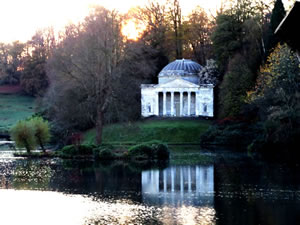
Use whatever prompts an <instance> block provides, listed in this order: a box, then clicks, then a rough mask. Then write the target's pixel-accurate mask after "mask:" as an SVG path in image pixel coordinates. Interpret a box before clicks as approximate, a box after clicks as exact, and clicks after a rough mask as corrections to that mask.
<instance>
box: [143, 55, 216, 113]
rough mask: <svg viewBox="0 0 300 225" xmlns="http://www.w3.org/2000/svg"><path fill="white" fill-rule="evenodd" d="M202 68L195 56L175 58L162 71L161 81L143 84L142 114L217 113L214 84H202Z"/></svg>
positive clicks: (159, 76) (159, 79) (160, 74)
mask: <svg viewBox="0 0 300 225" xmlns="http://www.w3.org/2000/svg"><path fill="white" fill-rule="evenodd" d="M201 69H202V66H201V65H199V64H198V63H196V62H193V61H191V60H187V59H182V60H175V61H174V62H171V63H170V64H168V65H167V66H166V67H164V68H163V70H162V71H161V72H160V73H159V75H158V84H142V85H141V94H142V98H141V103H142V109H141V110H142V116H143V117H149V116H165V117H198V116H207V117H213V116H214V107H213V102H214V97H213V96H214V95H213V85H212V84H201V81H200V80H199V76H198V74H199V72H200V70H201Z"/></svg>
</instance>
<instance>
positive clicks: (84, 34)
mask: <svg viewBox="0 0 300 225" xmlns="http://www.w3.org/2000/svg"><path fill="white" fill-rule="evenodd" d="M121 43H122V35H121V18H120V16H119V15H118V14H117V13H116V12H115V11H109V10H106V9H105V8H103V7H95V8H93V10H92V11H91V13H90V15H89V16H87V17H86V18H85V20H84V22H83V23H79V24H77V25H75V24H71V25H70V26H68V27H67V28H66V31H65V33H64V34H63V36H62V40H61V42H60V43H59V45H58V46H57V48H56V49H55V51H54V52H53V55H52V57H51V59H50V60H49V67H48V69H49V71H48V72H49V76H50V79H51V84H52V87H51V90H50V91H49V98H50V99H53V100H52V104H51V105H49V107H50V109H49V111H52V112H53V113H54V115H53V118H54V119H55V118H57V117H59V114H60V113H62V114H64V115H65V116H66V117H67V116H68V115H71V113H70V111H69V108H68V107H62V108H61V106H63V104H64V103H66V102H68V100H70V99H74V100H71V101H73V103H74V104H73V105H72V106H71V107H72V108H73V109H74V114H75V115H78V114H79V113H81V114H83V116H82V117H83V118H84V119H86V120H85V121H84V122H83V121H80V123H88V124H94V125H96V127H97V138H96V139H97V142H98V143H99V144H100V143H101V141H102V126H103V122H104V113H105V112H106V110H107V108H108V107H109V105H110V103H111V102H112V99H113V98H114V97H115V96H114V93H113V84H114V81H115V80H117V76H118V73H116V72H117V65H118V63H119V62H120V57H121V52H122V47H123V46H122V44H121ZM57 91H59V92H57ZM74 92H76V95H77V96H76V97H75V98H74V97H73V95H72V93H74ZM62 96H67V97H68V98H69V99H66V98H64V99H63V100H62V101H61V100H60V98H61V97H62ZM55 101H56V102H55ZM95 106H96V107H95ZM73 109H71V110H73ZM64 110H66V112H64ZM84 114H86V116H84ZM80 116H81V115H80ZM59 122H61V123H64V121H59ZM78 122H79V121H77V122H75V123H77V124H78Z"/></svg>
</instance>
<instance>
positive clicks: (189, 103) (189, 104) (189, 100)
mask: <svg viewBox="0 0 300 225" xmlns="http://www.w3.org/2000/svg"><path fill="white" fill-rule="evenodd" d="M188 115H189V116H190V115H191V92H190V91H189V92H188Z"/></svg>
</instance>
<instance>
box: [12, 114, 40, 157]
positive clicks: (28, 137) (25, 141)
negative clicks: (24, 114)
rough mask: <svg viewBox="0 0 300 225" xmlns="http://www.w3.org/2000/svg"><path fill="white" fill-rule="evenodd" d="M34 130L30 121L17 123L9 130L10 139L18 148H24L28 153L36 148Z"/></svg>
mask: <svg viewBox="0 0 300 225" xmlns="http://www.w3.org/2000/svg"><path fill="white" fill-rule="evenodd" d="M34 134H35V130H34V127H33V125H32V123H31V122H30V121H24V120H23V121H19V122H17V123H16V125H15V126H13V127H12V128H11V137H12V139H13V140H14V141H15V143H16V146H17V147H18V148H26V151H27V152H28V153H30V151H31V150H32V149H34V148H35V147H36V140H35V135H34Z"/></svg>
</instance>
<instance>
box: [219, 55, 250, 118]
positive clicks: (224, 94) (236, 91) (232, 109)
mask: <svg viewBox="0 0 300 225" xmlns="http://www.w3.org/2000/svg"><path fill="white" fill-rule="evenodd" d="M254 80H255V73H253V72H252V71H251V70H250V69H249V67H248V65H247V61H246V59H245V58H244V57H242V56H241V55H236V56H235V57H234V58H233V59H232V60H231V62H230V64H229V68H228V71H227V73H226V74H225V75H224V79H223V82H222V84H221V85H220V93H219V100H220V111H219V113H220V116H221V118H224V117H228V116H231V117H235V116H238V115H239V114H240V113H241V109H242V106H243V105H244V104H245V100H246V97H247V91H249V90H250V89H251V88H252V86H253V84H254Z"/></svg>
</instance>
